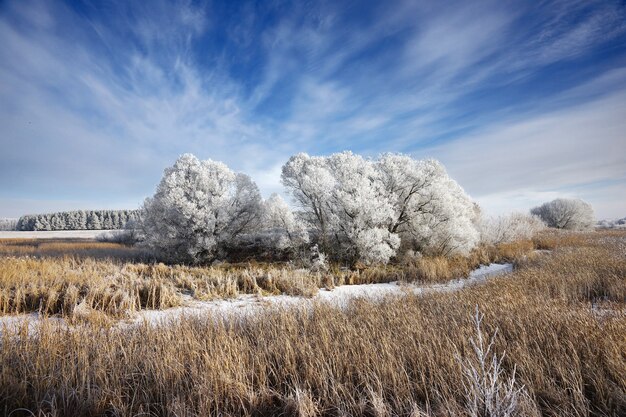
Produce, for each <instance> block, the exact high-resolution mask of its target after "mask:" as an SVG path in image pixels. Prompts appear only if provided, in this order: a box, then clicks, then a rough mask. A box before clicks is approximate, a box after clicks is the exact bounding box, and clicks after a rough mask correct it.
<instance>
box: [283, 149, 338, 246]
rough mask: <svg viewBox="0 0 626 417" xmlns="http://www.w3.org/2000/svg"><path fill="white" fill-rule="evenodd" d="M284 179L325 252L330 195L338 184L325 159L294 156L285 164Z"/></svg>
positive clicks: (301, 155)
mask: <svg viewBox="0 0 626 417" xmlns="http://www.w3.org/2000/svg"><path fill="white" fill-rule="evenodd" d="M281 180H282V183H283V185H284V186H285V187H287V190H288V191H289V192H290V193H291V195H292V197H293V198H294V200H295V202H296V203H297V204H298V206H299V207H300V209H301V210H302V217H303V220H304V221H306V222H307V224H308V225H309V226H310V227H311V228H312V229H313V233H314V235H315V236H316V238H317V239H318V240H319V242H320V245H321V247H322V251H326V250H327V249H328V243H327V240H328V238H329V235H331V224H330V216H331V214H330V198H331V194H332V189H333V187H334V186H335V178H334V176H333V174H332V173H331V172H330V170H329V169H328V166H327V163H326V158H323V157H311V156H309V155H307V154H305V153H300V154H297V155H294V156H292V157H291V158H289V161H287V163H286V164H285V165H284V166H283V168H282V174H281Z"/></svg>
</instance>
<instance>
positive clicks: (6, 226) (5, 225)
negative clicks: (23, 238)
mask: <svg viewBox="0 0 626 417" xmlns="http://www.w3.org/2000/svg"><path fill="white" fill-rule="evenodd" d="M16 227H17V219H6V218H3V219H0V230H15V228H16Z"/></svg>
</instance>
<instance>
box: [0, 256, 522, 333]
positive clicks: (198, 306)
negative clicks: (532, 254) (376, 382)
mask: <svg viewBox="0 0 626 417" xmlns="http://www.w3.org/2000/svg"><path fill="white" fill-rule="evenodd" d="M512 271H513V265H512V264H491V265H488V266H481V267H480V268H478V269H476V270H474V271H473V272H472V273H471V274H470V276H469V277H468V278H463V279H457V280H452V281H450V282H448V283H446V284H433V285H416V284H406V283H400V282H390V283H384V284H363V285H341V286H338V287H335V288H333V289H330V290H327V289H320V290H319V292H318V293H317V295H315V296H314V297H311V298H306V297H297V296H290V295H273V296H258V295H250V294H246V295H241V296H239V297H236V298H233V299H221V300H214V301H198V300H194V299H193V298H192V297H191V296H187V297H186V303H185V305H184V306H181V307H174V308H169V309H166V310H143V311H141V312H139V313H138V314H137V315H136V316H135V317H134V318H133V319H130V320H127V321H124V322H121V323H120V324H121V325H123V326H132V325H137V324H140V323H143V322H144V321H145V322H147V323H150V324H166V323H167V322H168V321H171V320H175V319H177V318H180V317H183V316H187V317H189V316H196V317H197V316H201V315H206V314H211V315H213V316H215V317H224V318H229V317H241V316H242V315H243V316H245V315H249V314H257V313H259V312H260V311H262V310H263V309H264V308H265V307H271V306H276V307H284V308H289V307H293V306H304V307H309V306H312V305H313V304H315V303H318V302H322V303H329V304H331V305H334V306H338V307H341V308H343V307H345V306H347V305H348V304H349V302H350V301H351V300H355V299H367V300H374V301H381V300H383V299H384V298H385V297H388V296H404V295H409V294H416V295H422V294H428V293H434V292H450V291H458V290H461V289H463V288H465V287H467V286H471V285H480V284H483V283H485V282H486V281H487V279H488V278H490V277H493V276H497V275H502V274H507V273H510V272H512ZM39 320H40V317H39V316H38V315H37V313H31V314H22V315H18V316H4V317H0V333H1V331H2V327H3V326H7V327H14V326H19V325H21V324H23V323H28V324H29V328H30V330H31V331H32V330H33V329H34V328H35V327H36V326H35V325H36V324H37V322H38V321H39ZM54 320H55V321H56V322H57V323H61V324H63V323H64V321H63V319H62V318H54Z"/></svg>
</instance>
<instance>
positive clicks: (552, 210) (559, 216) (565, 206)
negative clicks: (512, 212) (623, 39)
mask: <svg viewBox="0 0 626 417" xmlns="http://www.w3.org/2000/svg"><path fill="white" fill-rule="evenodd" d="M530 212H531V214H534V215H536V216H539V217H540V218H541V220H543V221H544V222H545V223H546V224H547V225H548V226H549V227H554V228H557V229H566V230H588V229H591V228H592V227H593V225H594V223H595V220H594V214H593V208H592V207H591V204H589V203H586V202H584V201H583V200H578V199H567V198H557V199H556V200H552V201H550V202H548V203H544V204H542V205H541V206H539V207H535V208H533V209H532V210H531V211H530Z"/></svg>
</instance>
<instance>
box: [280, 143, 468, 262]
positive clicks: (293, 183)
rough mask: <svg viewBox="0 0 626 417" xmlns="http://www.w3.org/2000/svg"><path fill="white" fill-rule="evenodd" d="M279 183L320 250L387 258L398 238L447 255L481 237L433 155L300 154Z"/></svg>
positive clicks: (465, 198) (361, 257)
mask: <svg viewBox="0 0 626 417" xmlns="http://www.w3.org/2000/svg"><path fill="white" fill-rule="evenodd" d="M282 180H283V184H284V185H285V186H286V187H287V188H288V190H289V191H290V192H291V194H292V196H293V197H294V199H295V201H296V203H298V205H299V206H300V208H301V209H302V210H303V213H304V214H305V216H304V218H305V220H306V221H308V222H309V224H310V226H311V228H312V230H314V231H315V237H316V239H317V241H318V242H319V244H320V246H321V248H322V250H323V251H328V252H329V253H331V254H333V255H334V256H337V253H338V254H339V257H342V258H348V259H356V260H362V261H365V262H387V261H388V260H389V259H390V258H391V257H393V256H394V255H395V254H396V252H397V250H398V248H399V246H400V241H401V239H400V238H402V241H403V242H402V243H403V244H405V246H407V247H410V248H411V249H416V250H419V251H424V252H429V253H436V254H442V255H451V254H456V253H467V252H468V251H469V250H471V249H472V248H473V247H474V246H475V245H476V243H477V242H478V240H479V234H478V231H477V229H476V223H477V217H478V214H477V212H476V207H475V205H474V203H473V202H472V201H471V200H470V198H469V197H468V196H467V194H465V192H464V191H463V189H462V188H461V187H460V186H459V185H458V184H457V183H456V182H455V181H453V180H452V179H450V177H449V176H448V175H447V173H446V171H445V169H444V168H443V166H442V165H441V164H440V163H439V162H437V161H434V160H425V161H418V160H415V159H413V158H411V157H409V156H406V155H401V154H385V155H383V156H381V158H380V159H378V160H376V161H372V160H366V159H364V158H362V157H361V156H358V155H354V154H352V153H351V152H343V153H338V154H334V155H331V156H328V157H311V156H308V155H306V154H299V155H295V156H293V157H292V158H291V159H290V160H289V161H288V162H287V164H285V166H284V167H283V172H282Z"/></svg>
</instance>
